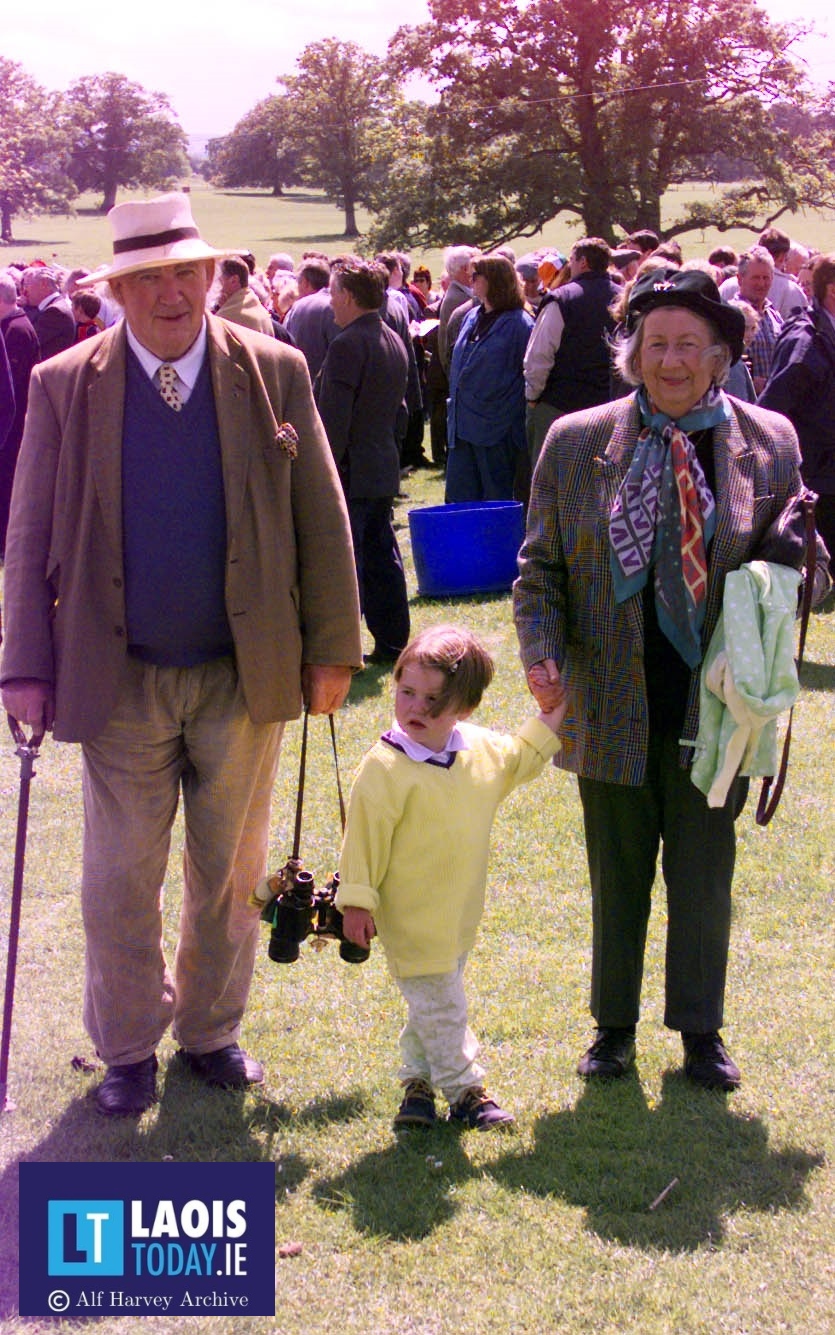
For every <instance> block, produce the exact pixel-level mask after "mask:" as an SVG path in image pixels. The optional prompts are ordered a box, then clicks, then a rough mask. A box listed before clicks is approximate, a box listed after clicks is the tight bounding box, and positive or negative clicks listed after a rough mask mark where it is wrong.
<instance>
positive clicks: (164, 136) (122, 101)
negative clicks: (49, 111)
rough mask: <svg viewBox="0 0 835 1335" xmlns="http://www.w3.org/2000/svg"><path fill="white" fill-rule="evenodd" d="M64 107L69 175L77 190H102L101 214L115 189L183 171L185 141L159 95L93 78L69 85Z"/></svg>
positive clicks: (155, 182)
mask: <svg viewBox="0 0 835 1335" xmlns="http://www.w3.org/2000/svg"><path fill="white" fill-rule="evenodd" d="M67 105H68V113H69V114H68V127H69V133H70V135H71V139H72V156H71V158H70V167H69V171H70V175H71V176H72V179H73V181H74V182H75V184H76V186H77V187H78V189H79V190H100V191H101V192H102V203H101V211H102V213H106V212H107V211H108V209H111V208H112V207H113V205H114V204H115V203H116V191H117V190H118V188H119V187H120V186H122V187H123V188H126V189H130V188H132V187H136V186H150V187H158V186H165V185H168V184H170V183H171V181H172V180H176V178H177V177H179V176H181V175H183V173H184V172H186V171H187V170H188V159H187V157H186V148H187V139H186V136H185V134H184V133H183V131H182V130H181V128H180V126H179V125H178V124H177V121H176V118H175V115H174V111H173V109H172V107H171V104H170V102H169V101H168V98H167V97H166V96H165V94H164V93H149V92H147V91H146V89H144V88H143V87H142V86H141V84H138V83H132V82H131V81H130V80H129V79H126V78H125V76H124V74H112V73H111V74H98V75H92V76H90V77H87V78H83V79H79V80H78V81H77V82H76V83H74V84H72V85H71V86H70V88H69V89H68V91H67Z"/></svg>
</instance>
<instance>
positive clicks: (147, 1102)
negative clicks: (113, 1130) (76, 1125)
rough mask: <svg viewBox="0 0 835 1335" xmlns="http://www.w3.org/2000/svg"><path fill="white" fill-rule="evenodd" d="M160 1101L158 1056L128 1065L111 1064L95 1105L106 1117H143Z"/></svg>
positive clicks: (97, 1091) (97, 1094)
mask: <svg viewBox="0 0 835 1335" xmlns="http://www.w3.org/2000/svg"><path fill="white" fill-rule="evenodd" d="M156 1101H157V1059H156V1056H155V1055H153V1054H152V1055H151V1056H150V1057H146V1058H145V1060H144V1061H141V1062H131V1063H130V1064H129V1065H128V1066H108V1068H107V1074H106V1075H105V1077H104V1079H103V1080H102V1082H101V1084H100V1085H99V1087H98V1089H97V1090H96V1108H97V1109H98V1111H99V1112H100V1113H102V1114H103V1115H104V1116H105V1117H140V1116H141V1115H142V1113H144V1112H146V1111H147V1109H148V1108H150V1107H151V1106H152V1104H154V1103H156Z"/></svg>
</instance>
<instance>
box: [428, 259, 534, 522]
mask: <svg viewBox="0 0 835 1335" xmlns="http://www.w3.org/2000/svg"><path fill="white" fill-rule="evenodd" d="M473 295H474V297H475V299H476V301H477V303H478V304H477V305H476V306H474V307H473V309H472V310H471V311H470V313H469V315H468V316H467V317H466V319H465V320H464V323H463V325H462V326H461V332H460V334H459V335H458V339H457V340H456V343H455V348H454V349H453V353H452V363H451V365H450V373H449V403H448V408H447V440H448V449H449V453H448V456H447V471H446V497H445V499H446V501H447V503H449V502H454V501H479V500H487V501H501V500H511V499H512V498H513V479H514V476H515V473H516V463H517V457H518V454H519V452H520V451H522V452H524V450H525V449H526V444H525V382H524V377H523V374H522V360H523V358H524V355H525V348H526V347H527V343H528V336H529V334H530V331H531V329H532V327H533V320H532V319H531V317H530V315H529V314H528V313H527V311H526V310H525V309H524V298H523V296H522V291H521V287H520V284H519V279H518V277H517V274H516V270H515V269H514V267H513V265H512V264H511V262H510V260H508V259H506V258H505V257H504V256H503V255H485V256H483V257H482V258H481V259H479V260H477V261H476V263H475V265H474V266H473Z"/></svg>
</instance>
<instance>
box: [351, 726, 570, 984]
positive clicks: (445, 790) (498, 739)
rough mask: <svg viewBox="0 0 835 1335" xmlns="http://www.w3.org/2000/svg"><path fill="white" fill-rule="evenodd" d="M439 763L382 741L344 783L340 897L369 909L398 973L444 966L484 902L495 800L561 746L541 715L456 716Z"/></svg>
mask: <svg viewBox="0 0 835 1335" xmlns="http://www.w3.org/2000/svg"><path fill="white" fill-rule="evenodd" d="M458 726H459V728H460V729H461V732H462V733H463V734H464V736H465V738H466V740H467V749H466V750H463V751H458V752H456V753H455V760H454V762H453V764H452V765H451V766H450V767H449V769H446V768H444V767H442V766H439V765H434V764H431V763H428V762H425V761H424V762H421V761H416V760H411V759H410V758H409V756H407V755H406V754H405V753H404V752H402V751H400V750H398V749H397V748H396V747H394V746H391V745H390V744H389V743H388V742H384V741H382V740H381V741H379V742H377V744H376V745H375V746H373V747H372V748H371V750H370V751H369V752H368V754H367V755H366V757H365V759H364V760H363V762H362V764H361V765H360V768H359V771H358V772H357V776H356V779H355V780H354V784H353V787H352V789H351V798H350V802H349V805H348V819H347V823H346V827H345V837H344V840H343V844H342V854H341V856H340V860H339V879H340V885H339V891H338V894H337V898H336V903H337V907H338V908H340V909H343V910H344V909H345V908H346V907H348V906H353V907H356V908H364V909H368V911H369V912H370V913H371V914H372V915H373V917H374V921H375V923H376V926H377V932H378V934H379V936H380V940H381V942H382V944H383V947H384V949H385V952H386V958H387V960H388V965H389V969H390V970H391V972H392V974H394V976H395V977H400V978H409V977H415V976H419V975H423V974H434V973H449V972H450V971H451V970H452V969H454V968H455V966H456V963H457V961H458V959H459V957H460V956H461V955H462V954H463V953H464V952H465V951H468V950H470V948H471V947H472V945H473V942H474V940H475V934H476V928H477V927H478V924H479V921H480V919H481V915H482V912H483V910H484V889H485V884H486V880H487V858H488V853H489V844H490V827H491V825H492V823H493V817H494V815H495V813H496V808H497V807H498V805H499V803H500V802H501V801H502V799H503V798H504V797H506V796H507V794H508V793H509V792H510V791H511V790H512V789H513V788H515V787H516V786H517V784H520V783H526V782H527V781H528V780H529V779H533V778H534V777H535V776H536V775H537V774H538V773H539V772H540V770H541V769H542V767H543V766H544V765H545V764H546V762H547V761H548V760H550V759H551V757H552V756H554V755H555V754H556V752H557V751H558V750H559V746H560V743H559V738H558V737H557V736H556V735H555V734H554V733H553V732H551V730H550V728H548V727H546V726H545V724H544V723H540V721H539V720H538V719H529V720H528V721H527V722H526V723H524V724H523V725H522V727H521V728H520V729H519V732H518V733H517V734H516V736H514V737H511V736H507V735H505V734H502V733H497V732H491V731H490V730H489V729H487V728H479V727H476V726H475V725H474V724H470V723H460V724H459V725H458Z"/></svg>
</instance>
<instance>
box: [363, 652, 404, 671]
mask: <svg viewBox="0 0 835 1335" xmlns="http://www.w3.org/2000/svg"><path fill="white" fill-rule="evenodd" d="M399 657H400V650H399V649H374V650H373V651H372V652H371V653H370V654H363V656H362V661H363V663H371V664H372V666H375V667H377V666H382V665H385V666H387V667H391V666H392V664H394V663H396V662H397V660H398V658H399Z"/></svg>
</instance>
